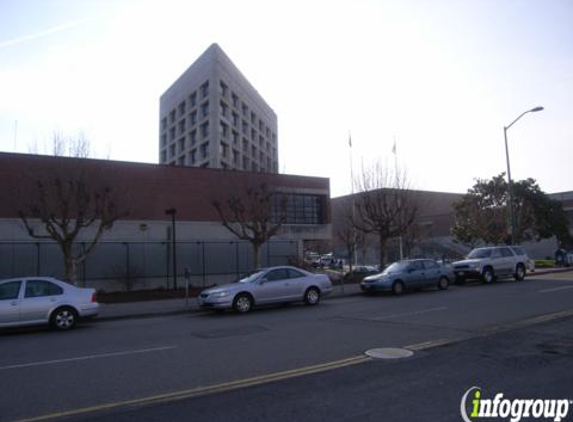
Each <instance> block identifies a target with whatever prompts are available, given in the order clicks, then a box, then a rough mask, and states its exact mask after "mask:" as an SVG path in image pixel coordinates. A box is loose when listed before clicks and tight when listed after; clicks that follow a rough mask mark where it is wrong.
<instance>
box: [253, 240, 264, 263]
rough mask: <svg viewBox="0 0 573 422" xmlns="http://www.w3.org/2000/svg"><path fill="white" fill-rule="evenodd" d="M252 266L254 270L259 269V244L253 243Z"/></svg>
mask: <svg viewBox="0 0 573 422" xmlns="http://www.w3.org/2000/svg"><path fill="white" fill-rule="evenodd" d="M252 245H253V264H254V266H255V270H256V269H258V268H261V246H262V245H261V244H260V243H256V242H253V243H252Z"/></svg>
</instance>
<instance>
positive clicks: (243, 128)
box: [241, 120, 249, 135]
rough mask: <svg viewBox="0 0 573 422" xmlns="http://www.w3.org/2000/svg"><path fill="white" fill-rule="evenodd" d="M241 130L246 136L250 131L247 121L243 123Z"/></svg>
mask: <svg viewBox="0 0 573 422" xmlns="http://www.w3.org/2000/svg"><path fill="white" fill-rule="evenodd" d="M241 130H242V131H243V135H246V134H247V131H248V130H249V124H248V123H247V122H246V121H245V120H243V122H242V126H241Z"/></svg>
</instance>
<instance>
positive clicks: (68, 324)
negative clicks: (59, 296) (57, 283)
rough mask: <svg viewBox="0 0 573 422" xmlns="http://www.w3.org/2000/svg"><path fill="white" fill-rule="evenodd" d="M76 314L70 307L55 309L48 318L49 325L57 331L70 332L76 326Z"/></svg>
mask: <svg viewBox="0 0 573 422" xmlns="http://www.w3.org/2000/svg"><path fill="white" fill-rule="evenodd" d="M77 320H78V313H77V312H76V310H75V309H73V308H70V307H67V306H66V307H63V308H58V309H56V310H55V311H54V312H53V313H52V315H51V317H50V325H51V326H52V327H53V328H54V329H56V330H58V331H66V330H71V329H72V328H74V326H75V325H76V322H77Z"/></svg>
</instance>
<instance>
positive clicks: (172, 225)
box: [165, 207, 177, 290]
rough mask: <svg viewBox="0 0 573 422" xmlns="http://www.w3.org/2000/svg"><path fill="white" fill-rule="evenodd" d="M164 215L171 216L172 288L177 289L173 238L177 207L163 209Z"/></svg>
mask: <svg viewBox="0 0 573 422" xmlns="http://www.w3.org/2000/svg"><path fill="white" fill-rule="evenodd" d="M165 214H166V215H170V216H171V227H172V229H171V232H172V233H171V245H172V246H171V252H172V255H173V289H174V290H177V250H176V240H175V214H177V209H176V208H175V207H172V208H169V209H166V210H165Z"/></svg>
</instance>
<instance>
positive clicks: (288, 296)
mask: <svg viewBox="0 0 573 422" xmlns="http://www.w3.org/2000/svg"><path fill="white" fill-rule="evenodd" d="M331 292H332V283H331V281H330V279H329V278H328V276H326V275H325V274H313V273H310V272H308V271H305V270H302V269H300V268H295V267H271V268H264V269H260V270H256V271H253V272H252V273H250V274H248V275H246V276H245V277H243V278H241V279H240V280H239V281H238V282H237V283H232V284H225V285H221V286H216V287H212V288H210V289H207V290H204V291H203V292H201V294H200V295H199V297H198V298H197V301H198V303H199V306H200V307H202V308H208V309H234V310H235V311H237V312H239V313H246V312H249V311H250V310H251V309H252V307H253V306H255V305H266V304H271V303H287V302H304V303H306V304H307V305H316V304H317V303H318V302H319V301H320V298H321V297H322V296H326V295H328V294H330V293H331Z"/></svg>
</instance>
